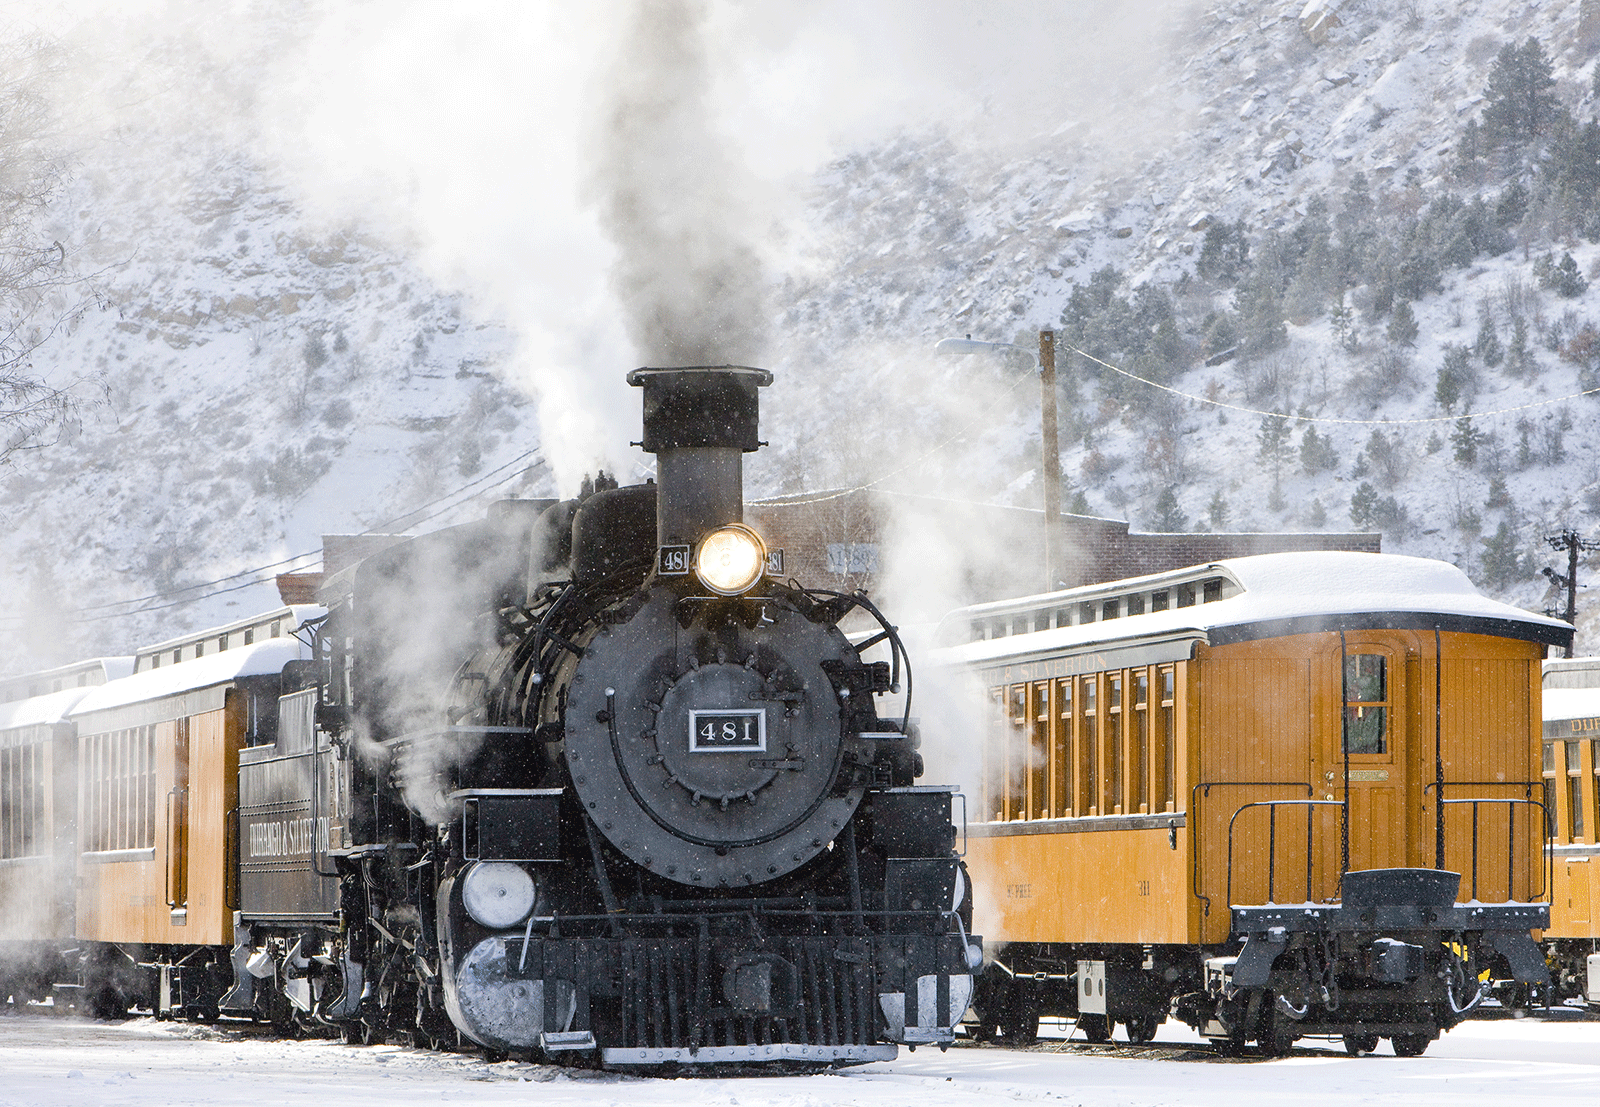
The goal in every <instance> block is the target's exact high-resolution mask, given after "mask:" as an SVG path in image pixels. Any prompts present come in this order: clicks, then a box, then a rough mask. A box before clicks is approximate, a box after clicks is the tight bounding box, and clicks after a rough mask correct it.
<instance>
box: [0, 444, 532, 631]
mask: <svg viewBox="0 0 1600 1107" xmlns="http://www.w3.org/2000/svg"><path fill="white" fill-rule="evenodd" d="M537 452H538V450H537V449H533V450H528V451H526V452H524V453H522V454H519V455H518V456H516V457H514V458H512V459H511V460H510V461H508V462H506V463H505V464H503V465H500V466H497V467H496V468H494V469H491V470H489V472H487V473H485V474H483V475H482V476H479V477H476V478H474V479H473V480H471V481H469V482H467V483H466V484H464V485H462V486H461V487H459V488H456V489H453V490H451V491H449V492H446V493H445V494H444V495H442V496H438V497H436V498H434V499H432V500H429V501H428V502H427V503H424V504H422V505H421V506H419V507H415V508H412V509H411V510H410V511H407V512H405V513H403V514H401V515H397V516H394V517H393V518H391V519H389V520H387V521H385V522H382V523H377V524H375V525H373V526H371V527H369V528H367V529H366V530H364V531H361V532H359V534H360V536H362V537H365V536H368V535H373V534H380V533H385V532H386V531H387V530H388V528H390V527H392V526H395V525H396V524H397V523H399V522H401V521H403V520H411V521H410V522H409V523H408V526H418V525H420V524H422V523H426V522H428V521H430V520H432V519H436V518H438V517H439V516H440V515H443V514H445V513H446V512H449V511H453V510H455V509H457V508H459V507H462V506H464V505H465V504H466V503H468V502H470V500H471V499H473V498H475V497H477V496H479V495H482V494H483V493H484V492H487V491H489V489H491V488H497V487H499V486H500V485H502V484H504V483H506V482H507V481H509V480H513V479H515V478H516V477H519V476H521V475H522V473H523V472H524V471H525V470H519V471H517V472H513V473H508V474H506V475H505V476H503V477H501V478H500V479H499V480H497V481H494V482H493V483H492V484H489V485H485V486H484V487H482V488H478V489H477V491H475V492H473V493H472V495H471V496H469V497H467V499H464V500H460V501H458V502H456V503H451V504H446V505H445V506H444V507H442V508H440V509H439V510H438V511H435V512H433V513H432V514H431V515H426V516H423V517H422V518H420V519H413V516H415V515H416V514H417V513H418V512H421V511H427V510H428V509H429V508H430V507H434V506H436V505H438V504H443V503H445V501H447V500H452V499H454V498H455V497H457V496H459V495H461V494H462V493H464V492H467V491H469V490H471V489H473V488H474V487H475V486H478V485H483V484H484V482H485V481H487V480H489V479H490V478H491V477H494V476H496V475H497V474H500V473H503V472H505V470H507V469H510V468H512V467H513V466H515V465H518V464H520V463H521V462H523V461H525V460H527V459H528V458H530V457H532V456H533V455H534V454H536V453H537ZM543 464H544V461H543V460H542V459H541V460H540V461H539V462H537V463H536V464H535V465H532V466H529V467H528V468H529V469H534V468H538V467H540V466H542V465H543ZM321 556H322V550H321V549H320V548H318V549H316V550H308V551H306V552H304V553H298V554H294V555H293V556H291V557H287V558H284V559H282V560H280V561H273V562H269V563H268V564H266V565H258V566H256V567H254V568H251V569H241V570H240V571H239V572H237V573H230V574H228V575H227V576H223V577H218V578H216V579H215V580H211V581H206V582H204V583H200V584H190V585H186V586H184V587H182V588H174V589H171V590H169V591H165V592H154V593H151V594H149V595H146V596H140V597H136V598H134V599H127V600H113V601H110V602H108V603H105V604H98V605H96V606H94V607H83V608H76V609H74V610H71V611H68V612H66V613H65V614H66V615H67V616H68V621H70V622H75V623H90V622H100V621H103V620H106V619H117V618H123V617H125V616H129V615H143V614H146V613H148V612H152V611H167V610H170V609H171V608H174V607H182V606H184V605H185V604H190V603H198V602H199V601H201V600H207V599H211V598H212V597H213V596H223V595H227V594H228V593H230V592H238V591H242V590H243V589H246V588H253V587H255V586H257V585H260V584H266V583H267V578H262V579H252V580H247V581H244V582H243V583H241V584H237V585H234V586H233V587H230V588H219V589H217V590H216V591H213V592H207V593H205V594H204V595H200V596H192V597H189V598H187V599H181V600H173V602H171V603H165V604H158V605H155V606H150V607H136V608H132V609H131V610H127V611H116V610H113V609H115V608H119V607H128V606H129V605H132V604H141V603H150V601H153V600H164V599H171V598H172V597H175V596H182V595H183V594H184V593H186V592H194V591H198V590H200V589H205V588H211V587H213V586H215V585H218V584H227V583H228V582H230V581H234V580H239V579H240V578H241V577H259V575H260V574H261V573H265V572H267V571H268V570H272V569H279V568H282V567H284V566H286V565H290V564H293V563H294V562H296V561H300V560H303V559H305V558H308V557H317V558H320V557H321ZM0 618H3V619H4V620H6V621H16V622H21V621H23V618H24V617H23V616H20V615H7V616H0Z"/></svg>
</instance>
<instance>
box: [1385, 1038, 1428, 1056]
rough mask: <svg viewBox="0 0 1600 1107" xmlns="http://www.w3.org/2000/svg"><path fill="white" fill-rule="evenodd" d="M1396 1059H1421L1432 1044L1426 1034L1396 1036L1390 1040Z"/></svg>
mask: <svg viewBox="0 0 1600 1107" xmlns="http://www.w3.org/2000/svg"><path fill="white" fill-rule="evenodd" d="M1390 1043H1391V1044H1392V1045H1393V1046H1394V1055H1395V1056H1396V1057H1421V1056H1422V1055H1423V1054H1424V1053H1426V1052H1427V1050H1428V1047H1429V1046H1430V1045H1432V1044H1433V1039H1432V1038H1430V1037H1428V1035H1426V1034H1396V1035H1395V1036H1394V1037H1393V1038H1391V1039H1390Z"/></svg>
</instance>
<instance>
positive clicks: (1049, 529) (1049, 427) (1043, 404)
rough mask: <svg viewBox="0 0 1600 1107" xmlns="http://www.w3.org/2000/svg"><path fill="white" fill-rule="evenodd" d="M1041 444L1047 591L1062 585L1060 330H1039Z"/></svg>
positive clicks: (1045, 588) (1045, 584)
mask: <svg viewBox="0 0 1600 1107" xmlns="http://www.w3.org/2000/svg"><path fill="white" fill-rule="evenodd" d="M1039 411H1040V417H1039V419H1040V425H1039V446H1040V449H1041V450H1042V451H1043V454H1044V457H1043V462H1044V464H1043V474H1044V590H1045V591H1046V592H1054V591H1055V590H1056V589H1057V588H1058V587H1060V583H1059V582H1060V580H1061V578H1060V577H1059V576H1058V575H1057V572H1056V570H1057V568H1058V566H1057V564H1056V562H1057V561H1058V560H1059V559H1060V557H1061V555H1062V553H1063V550H1062V546H1063V545H1064V543H1063V542H1062V539H1061V444H1060V440H1059V437H1058V434H1059V432H1058V430H1057V427H1056V332H1055V331H1051V330H1042V331H1040V332H1039Z"/></svg>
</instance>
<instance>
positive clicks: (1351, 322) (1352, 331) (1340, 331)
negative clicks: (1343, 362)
mask: <svg viewBox="0 0 1600 1107" xmlns="http://www.w3.org/2000/svg"><path fill="white" fill-rule="evenodd" d="M1328 321H1329V322H1330V323H1332V324H1333V337H1334V338H1335V339H1337V340H1338V342H1339V345H1340V346H1341V347H1343V348H1344V349H1346V350H1351V351H1354V350H1355V348H1356V313H1355V312H1354V311H1353V310H1351V308H1350V307H1349V305H1347V304H1346V303H1345V302H1344V293H1343V292H1342V291H1341V292H1340V293H1339V298H1338V300H1336V301H1335V302H1334V305H1333V307H1331V308H1329V309H1328Z"/></svg>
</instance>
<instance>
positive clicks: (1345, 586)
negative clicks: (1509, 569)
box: [947, 551, 1572, 663]
mask: <svg viewBox="0 0 1600 1107" xmlns="http://www.w3.org/2000/svg"><path fill="white" fill-rule="evenodd" d="M1217 577H1223V578H1226V579H1227V580H1228V581H1230V582H1231V583H1232V584H1233V585H1234V587H1232V588H1228V589H1225V590H1224V596H1223V598H1221V599H1216V600H1212V601H1209V602H1204V603H1197V604H1193V605H1191V606H1188V607H1173V608H1168V609H1167V610H1164V611H1150V612H1146V613H1143V614H1139V615H1125V616H1122V617H1121V618H1117V619H1114V620H1095V621H1092V622H1083V623H1079V624H1076V625H1073V626H1058V627H1055V628H1052V629H1049V630H1037V631H1032V632H1028V633H1025V634H1016V635H1008V636H1004V637H999V638H991V639H986V640H982V641H976V642H970V643H967V644H966V645H962V646H956V647H953V648H952V649H951V650H950V651H949V653H950V656H951V657H952V659H955V660H960V661H965V662H969V663H971V662H982V661H985V660H991V659H996V658H1001V657H1007V656H1011V655H1014V654H1017V653H1019V652H1024V651H1027V652H1035V651H1040V650H1056V649H1065V648H1069V647H1073V646H1080V645H1088V644H1095V643H1103V642H1108V641H1116V640H1127V639H1142V638H1149V637H1167V636H1183V635H1194V636H1196V637H1209V636H1210V635H1211V633H1212V632H1215V631H1218V630H1221V629H1223V628H1227V627H1246V626H1250V625H1253V624H1262V623H1282V624H1293V623H1296V622H1303V621H1305V620H1310V619H1328V618H1334V619H1337V617H1339V616H1357V615H1367V614H1375V613H1381V614H1396V613H1409V614H1419V615H1439V616H1444V617H1446V618H1450V619H1463V620H1486V621H1491V622H1499V623H1510V624H1524V625H1526V626H1527V627H1528V628H1529V629H1530V630H1536V631H1538V632H1539V633H1537V634H1535V635H1531V636H1532V637H1536V638H1537V639H1538V640H1541V641H1549V640H1554V639H1555V638H1556V637H1558V636H1559V635H1561V634H1570V633H1571V630H1572V628H1571V626H1570V625H1569V624H1567V623H1563V622H1561V621H1560V620H1558V619H1551V618H1547V617H1545V616H1543V615H1535V614H1532V613H1531V612H1527V611H1524V610H1522V609H1521V608H1518V607H1512V606H1511V605H1510V604H1505V603H1501V602H1500V601H1498V600H1492V599H1489V598H1488V597H1487V596H1484V595H1482V594H1480V593H1479V592H1478V590H1477V589H1476V588H1474V587H1473V586H1472V582H1471V581H1470V580H1468V579H1467V575H1466V574H1465V573H1463V572H1462V571H1461V570H1460V569H1458V568H1456V567H1455V566H1454V565H1451V564H1449V563H1448V562H1444V561H1435V560H1433V559H1431V558H1421V557H1406V556H1403V555H1399V554H1375V553H1353V552H1345V551H1314V552H1297V553H1274V554H1257V555H1255V556H1251V557H1239V558H1230V559H1228V560H1224V561H1217V562H1213V563H1211V564H1209V565H1198V566H1193V567H1191V568H1188V569H1182V570H1177V571H1175V572H1171V573H1161V574H1156V575H1154V576H1148V577H1138V578H1134V579H1130V580H1125V581H1117V582H1114V583H1109V584H1097V585H1092V586H1089V587H1087V588H1081V589H1070V590H1067V591H1064V592H1053V593H1048V594H1046V595H1041V596H1033V597H1028V598H1027V599H1026V600H1012V601H1003V602H1000V603H994V604H981V605H978V606H975V607H969V608H964V609H962V610H961V611H959V612H955V613H952V614H951V615H950V616H947V620H953V619H969V620H976V619H981V618H983V617H984V616H986V615H990V614H993V615H1003V614H1006V613H1014V612H1018V611H1023V610H1030V609H1038V608H1066V607H1070V606H1072V605H1074V604H1076V603H1078V602H1080V600H1084V599H1093V600H1101V599H1103V598H1107V597H1110V596H1113V595H1134V594H1140V593H1146V594H1147V593H1149V592H1151V591H1155V590H1160V589H1163V588H1167V587H1173V586H1176V585H1178V584H1180V583H1190V584H1193V583H1197V582H1199V581H1202V580H1205V579H1208V578H1217ZM1230 593H1231V594H1230ZM1285 633H1288V631H1285ZM1024 639H1025V640H1026V641H1024Z"/></svg>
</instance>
